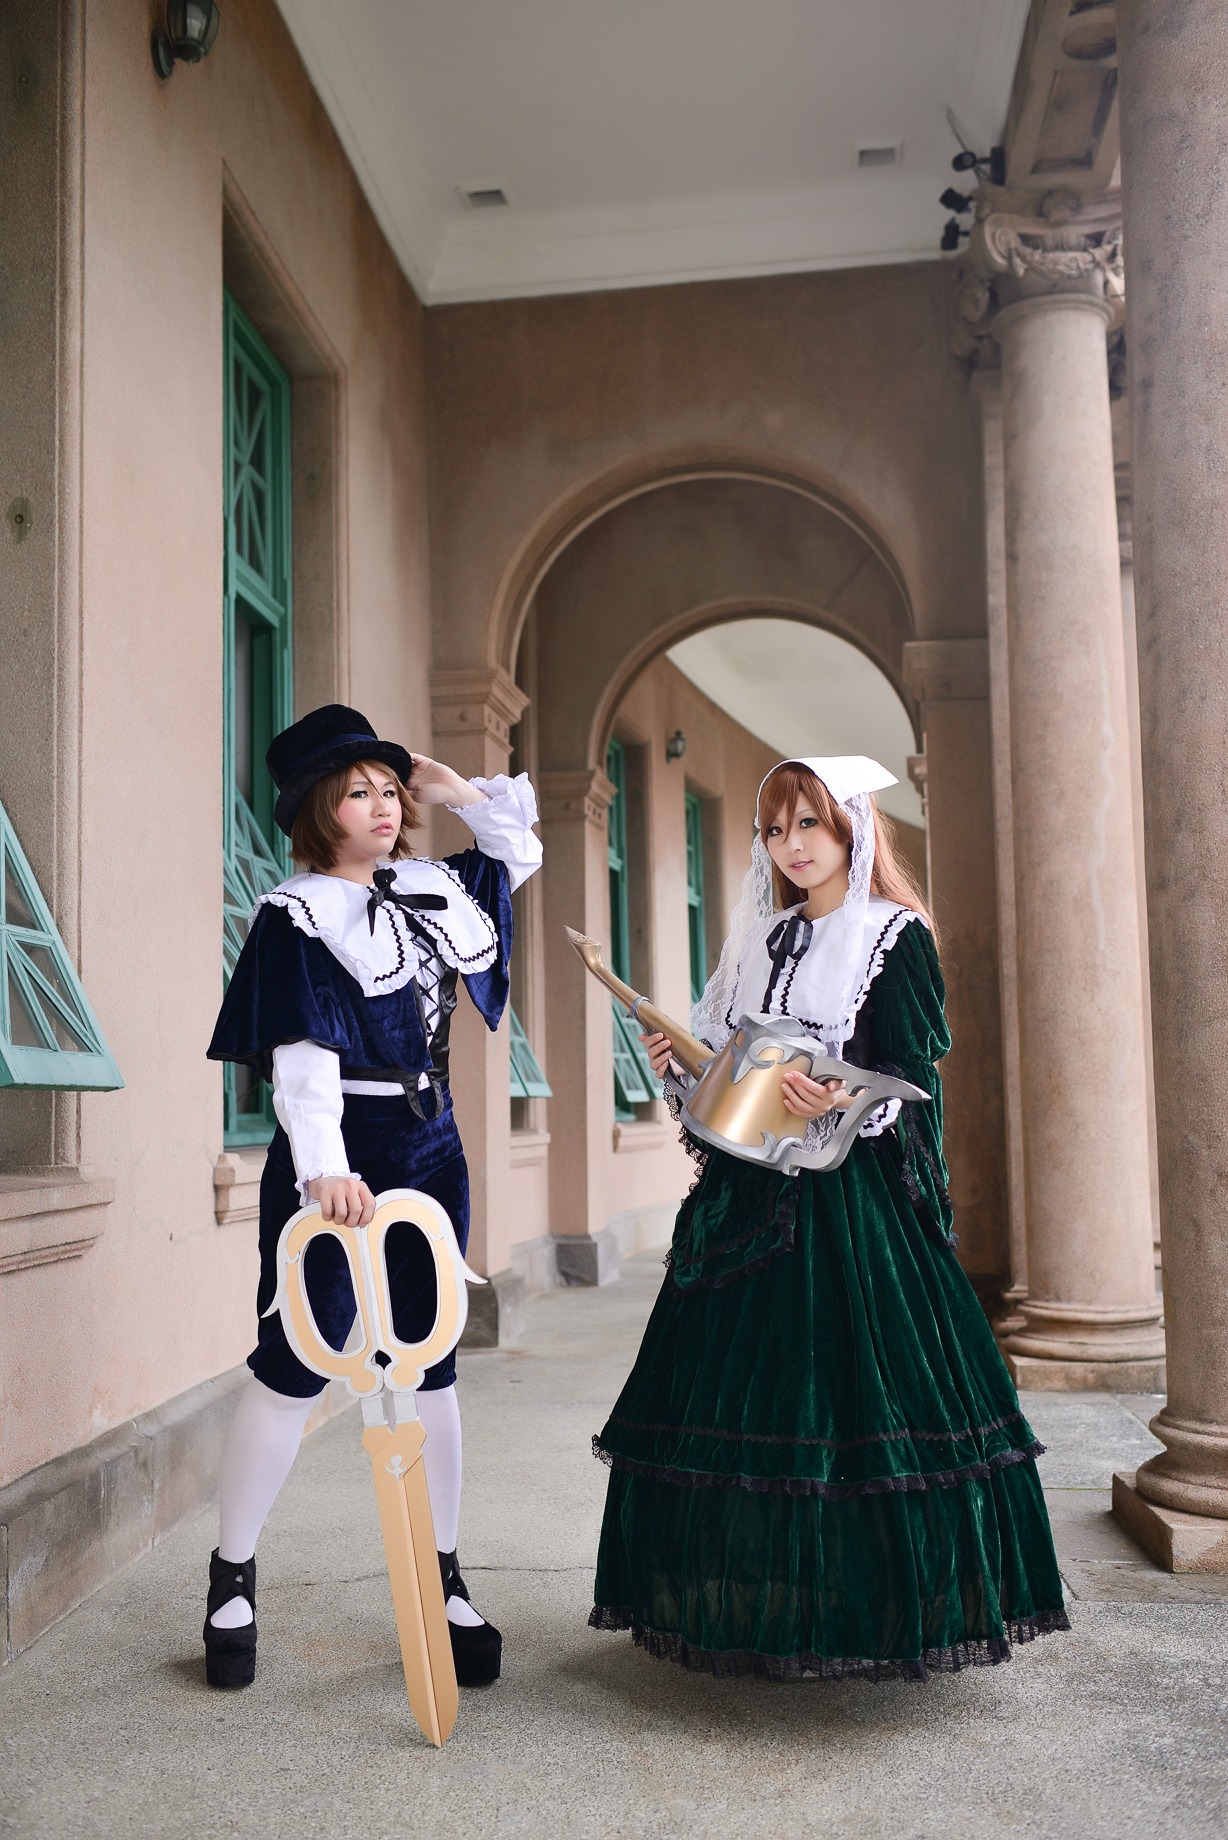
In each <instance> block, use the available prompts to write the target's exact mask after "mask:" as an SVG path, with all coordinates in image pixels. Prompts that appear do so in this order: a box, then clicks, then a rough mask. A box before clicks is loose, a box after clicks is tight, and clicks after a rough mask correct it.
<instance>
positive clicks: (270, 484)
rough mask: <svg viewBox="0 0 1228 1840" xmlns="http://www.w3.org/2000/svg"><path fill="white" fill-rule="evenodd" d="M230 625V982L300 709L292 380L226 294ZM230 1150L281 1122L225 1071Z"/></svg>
mask: <svg viewBox="0 0 1228 1840" xmlns="http://www.w3.org/2000/svg"><path fill="white" fill-rule="evenodd" d="M222 328H223V332H222V338H223V369H224V375H225V395H224V407H223V441H224V452H225V468H224V507H223V509H224V530H225V548H224V554H225V560H224V587H225V600H224V615H223V645H222V670H223V687H224V695H223V739H222V801H223V802H222V830H223V843H222V850H223V916H222V974H223V983H226V982H228V981H229V979H230V976H231V973H232V972H233V971H234V967H235V961H236V960H237V958H238V956H239V952H240V950H241V949H242V946H243V941H244V940H245V939H246V937H247V929H248V921H249V917H250V915H251V910H252V907H253V906H254V904H255V902H256V900H257V899H258V898H259V896H260V895H262V894H267V893H268V891H269V889H270V888H274V887H276V885H277V883H278V882H280V881H282V880H284V878H285V876H286V875H287V874H288V873H289V870H290V866H291V864H290V852H289V846H288V843H287V840H286V839H285V838H284V837H283V836H282V834H281V832H280V831H279V830H278V829H277V826H276V825H275V824H274V822H273V806H274V804H275V802H276V790H275V788H274V785H273V782H272V780H271V779H270V777H269V775H268V772H267V771H266V769H265V765H264V755H265V750H266V749H267V747H268V745H269V742H270V741H271V740H272V739H273V736H274V735H275V734H277V732H278V731H279V729H282V728H285V727H286V726H287V725H288V723H289V722H290V721H291V720H292V714H293V700H294V679H293V626H292V595H291V549H290V543H291V526H290V490H291V481H290V379H289V377H288V376H287V374H286V372H285V371H284V370H283V369H282V367H281V365H280V364H279V363H278V362H277V359H276V358H275V357H274V356H273V354H272V352H271V351H270V350H269V348H268V346H267V345H266V344H265V342H264V340H263V339H262V338H261V337H260V334H259V333H258V332H257V331H256V328H255V327H254V326H253V325H252V323H251V321H250V320H249V319H248V317H247V315H246V314H245V313H244V312H243V310H242V308H241V307H240V306H239V305H238V303H237V302H236V301H235V300H234V299H233V297H232V296H231V295H230V294H229V293H227V294H226V295H225V297H224V303H223V316H222ZM224 1094H225V1097H224V1109H225V1120H224V1123H225V1141H226V1143H227V1144H228V1145H236V1146H238V1145H243V1144H261V1143H267V1142H268V1139H269V1137H270V1135H271V1133H272V1130H273V1126H274V1124H275V1123H276V1119H275V1117H274V1113H273V1099H272V1094H271V1092H270V1091H269V1089H268V1087H267V1086H265V1085H264V1084H263V1082H261V1081H259V1080H257V1079H256V1078H255V1076H254V1075H253V1074H251V1073H250V1072H249V1071H248V1070H247V1069H246V1068H243V1067H234V1066H230V1065H228V1066H227V1067H226V1070H225V1085H224Z"/></svg>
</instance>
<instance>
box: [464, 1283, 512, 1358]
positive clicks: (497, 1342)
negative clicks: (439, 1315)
mask: <svg viewBox="0 0 1228 1840" xmlns="http://www.w3.org/2000/svg"><path fill="white" fill-rule="evenodd" d="M523 1334H524V1279H523V1278H522V1277H521V1276H520V1273H519V1272H516V1271H513V1270H512V1269H511V1267H510V1266H509V1267H508V1269H507V1270H506V1271H497V1272H495V1274H494V1275H493V1277H490V1278H488V1279H487V1280H486V1282H485V1284H475V1285H474V1286H473V1288H472V1289H471V1290H470V1292H469V1317H468V1320H467V1321H466V1323H465V1332H464V1334H463V1335H462V1336H461V1339H460V1346H461V1347H462V1348H506V1347H508V1346H509V1345H510V1344H511V1343H514V1342H518V1341H519V1340H520V1338H521V1337H522V1336H523Z"/></svg>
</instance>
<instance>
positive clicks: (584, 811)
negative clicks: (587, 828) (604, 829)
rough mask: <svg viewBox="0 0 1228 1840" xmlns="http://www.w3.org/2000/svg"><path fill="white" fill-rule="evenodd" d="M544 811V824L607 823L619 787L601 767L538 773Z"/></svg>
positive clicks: (542, 809)
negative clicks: (608, 812) (606, 817)
mask: <svg viewBox="0 0 1228 1840" xmlns="http://www.w3.org/2000/svg"><path fill="white" fill-rule="evenodd" d="M538 787H539V790H540V792H541V812H542V819H543V821H544V822H545V823H547V824H551V823H558V822H564V823H566V822H571V823H585V824H592V825H594V826H601V825H604V824H605V815H606V812H607V811H608V810H609V809H610V806H611V805H612V804H613V802H614V798H615V795H616V793H617V791H618V788H617V787H616V786H615V785H614V784H613V783H612V782H611V781H610V780H608V779H607V778H606V776H605V774H604V773H603V772H602V771H601V768H600V767H577V768H571V769H568V770H566V771H564V772H556V773H542V774H540V775H539V776H538Z"/></svg>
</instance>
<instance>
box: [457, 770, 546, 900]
mask: <svg viewBox="0 0 1228 1840" xmlns="http://www.w3.org/2000/svg"><path fill="white" fill-rule="evenodd" d="M469 784H470V785H471V786H476V787H477V789H478V791H479V792H484V793H485V794H486V798H485V800H484V802H482V803H478V802H476V801H475V803H474V804H472V805H450V806H449V807H448V809H449V811H454V812H455V813H456V815H457V817H458V818H461V819H463V820H464V822H465V823H466V824H467V825H468V826H469V829H470V830H471V831H472V832H473V840H474V842H475V843H476V844H477V846H478V848H479V850H481V852H482V854H483V856H490V857H492V858H493V859H494V861H495V862H501V863H504V864H506V866H507V873H508V880H509V881H510V882H511V885H512V888H513V890H515V889H517V888H519V887H520V886H521V884H522V883H523V882H527V881H528V879H529V877H530V876H531V875H532V874H533V872H534V871H535V870H536V869H540V868H541V861H542V843H541V838H540V837H539V836H538V835H537V834H536V832H535V831H534V830H533V829H532V826H533V825H534V824H536V823H537V794H536V793H535V792H534V790H533V787H532V786H531V785H530V783H529V776H528V774H527V773H518V774H517V775H516V777H515V779H509V778H508V776H507V774H506V773H497V774H496V775H495V777H494V778H493V779H471V780H470V782H469Z"/></svg>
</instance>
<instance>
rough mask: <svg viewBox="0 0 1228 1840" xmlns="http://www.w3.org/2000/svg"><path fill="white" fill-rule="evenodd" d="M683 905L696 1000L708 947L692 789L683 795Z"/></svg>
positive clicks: (700, 819) (700, 831) (700, 835)
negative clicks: (684, 881) (684, 848)
mask: <svg viewBox="0 0 1228 1840" xmlns="http://www.w3.org/2000/svg"><path fill="white" fill-rule="evenodd" d="M686 905H687V933H688V938H689V942H690V948H691V1002H692V1003H698V1001H699V999H700V997H702V996H703V994H704V985H705V984H706V983H707V981H708V979H707V963H708V946H707V935H706V931H705V928H704V816H703V803H702V801H701V800H700V799H699V798H698V797H697V796H696V794H695V793H693V792H688V793H687V795H686Z"/></svg>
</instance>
